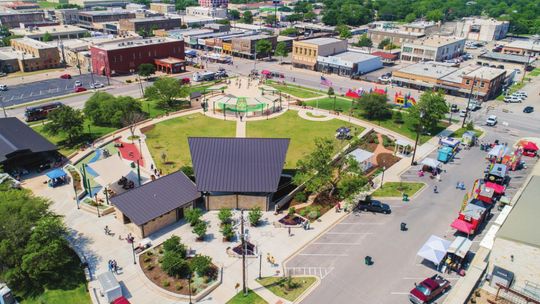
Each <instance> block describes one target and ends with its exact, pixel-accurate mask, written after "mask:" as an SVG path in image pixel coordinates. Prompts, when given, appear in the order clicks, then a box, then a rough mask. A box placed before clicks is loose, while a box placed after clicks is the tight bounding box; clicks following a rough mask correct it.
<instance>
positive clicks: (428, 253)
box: [416, 235, 451, 265]
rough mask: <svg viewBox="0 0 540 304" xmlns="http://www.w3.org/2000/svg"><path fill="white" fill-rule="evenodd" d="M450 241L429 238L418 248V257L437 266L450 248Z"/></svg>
mask: <svg viewBox="0 0 540 304" xmlns="http://www.w3.org/2000/svg"><path fill="white" fill-rule="evenodd" d="M450 244H451V243H450V241H448V240H445V239H443V238H440V237H438V236H435V235H432V236H430V237H429V239H428V240H427V242H426V243H425V244H424V245H423V246H422V248H420V250H419V251H418V253H416V254H417V255H418V256H420V257H422V258H424V259H426V260H428V261H431V262H433V263H435V264H436V265H437V264H439V263H440V262H441V261H442V259H443V258H444V256H445V255H446V252H447V250H448V247H450Z"/></svg>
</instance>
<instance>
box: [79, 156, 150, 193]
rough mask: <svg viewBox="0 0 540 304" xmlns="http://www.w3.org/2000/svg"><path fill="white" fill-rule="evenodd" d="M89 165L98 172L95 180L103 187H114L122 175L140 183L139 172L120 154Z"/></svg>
mask: <svg viewBox="0 0 540 304" xmlns="http://www.w3.org/2000/svg"><path fill="white" fill-rule="evenodd" d="M88 166H89V167H90V168H92V170H94V171H95V172H96V173H97V174H98V176H96V177H95V178H94V180H95V181H96V182H97V183H99V184H100V185H102V186H103V187H108V186H113V187H114V186H115V185H116V182H117V181H118V180H119V179H120V178H121V177H122V176H124V177H126V178H127V179H129V180H131V181H133V182H135V184H136V185H137V183H138V177H137V173H136V172H134V171H133V170H132V169H131V167H130V166H129V164H128V163H127V162H126V161H125V160H123V159H122V158H121V157H120V156H118V155H113V156H111V157H108V158H105V159H102V160H98V161H96V162H93V163H90V164H88ZM141 181H142V176H141Z"/></svg>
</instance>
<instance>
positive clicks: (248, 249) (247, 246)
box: [232, 242, 256, 255]
mask: <svg viewBox="0 0 540 304" xmlns="http://www.w3.org/2000/svg"><path fill="white" fill-rule="evenodd" d="M244 249H246V255H256V252H255V245H253V244H252V243H250V242H246V244H245V246H242V244H241V243H240V244H239V245H238V246H236V247H234V248H233V249H232V251H233V252H234V253H236V254H238V255H242V253H243V252H244Z"/></svg>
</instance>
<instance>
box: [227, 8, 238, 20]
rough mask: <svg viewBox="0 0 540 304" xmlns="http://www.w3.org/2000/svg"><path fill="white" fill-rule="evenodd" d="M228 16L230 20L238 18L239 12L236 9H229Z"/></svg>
mask: <svg viewBox="0 0 540 304" xmlns="http://www.w3.org/2000/svg"><path fill="white" fill-rule="evenodd" d="M229 18H230V19H232V20H238V19H240V12H239V11H238V10H235V9H233V10H229Z"/></svg>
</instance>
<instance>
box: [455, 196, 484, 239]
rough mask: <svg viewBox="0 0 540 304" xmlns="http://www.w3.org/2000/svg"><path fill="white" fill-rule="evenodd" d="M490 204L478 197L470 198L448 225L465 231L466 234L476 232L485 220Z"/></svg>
mask: <svg viewBox="0 0 540 304" xmlns="http://www.w3.org/2000/svg"><path fill="white" fill-rule="evenodd" d="M490 207H491V206H490V205H489V204H486V203H484V202H482V201H480V200H478V199H472V200H470V201H469V202H468V203H467V205H466V206H465V208H463V210H462V211H461V212H460V213H459V216H458V218H457V219H455V220H454V221H453V222H452V224H451V225H450V227H452V228H454V229H456V230H458V231H460V232H463V233H466V234H467V235H471V234H475V233H476V232H478V228H479V227H480V225H481V224H482V223H483V222H484V221H485V220H486V218H487V215H488V214H489V210H490Z"/></svg>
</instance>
